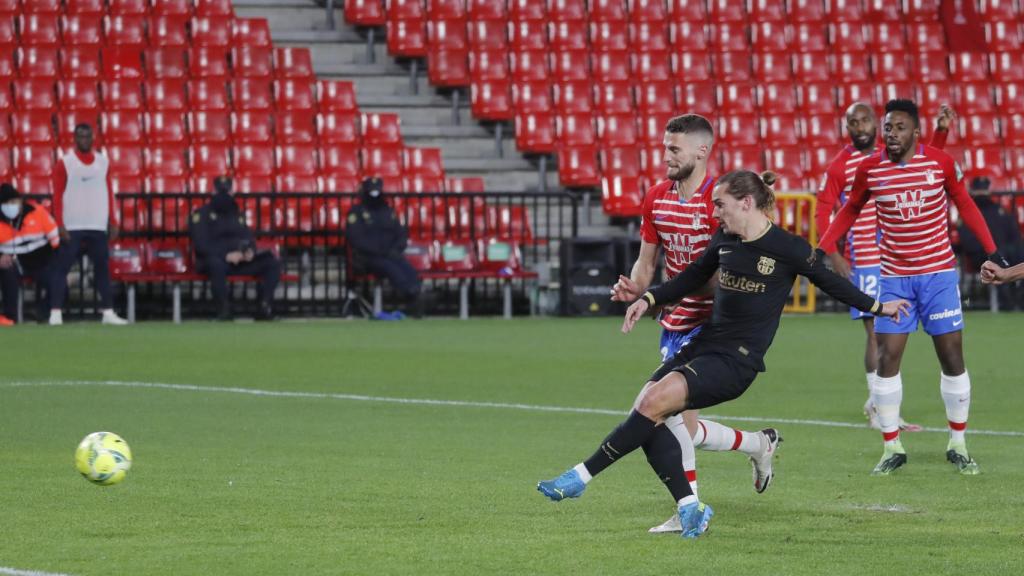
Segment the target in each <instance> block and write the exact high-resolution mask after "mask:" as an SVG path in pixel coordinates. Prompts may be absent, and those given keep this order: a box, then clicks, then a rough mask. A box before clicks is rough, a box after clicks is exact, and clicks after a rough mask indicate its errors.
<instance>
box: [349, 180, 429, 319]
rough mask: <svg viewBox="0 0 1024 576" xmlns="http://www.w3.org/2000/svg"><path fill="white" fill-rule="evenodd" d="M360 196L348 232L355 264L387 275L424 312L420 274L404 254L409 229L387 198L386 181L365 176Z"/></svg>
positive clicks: (379, 274)
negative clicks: (421, 300)
mask: <svg viewBox="0 0 1024 576" xmlns="http://www.w3.org/2000/svg"><path fill="white" fill-rule="evenodd" d="M359 196H360V202H359V204H356V205H355V206H353V207H352V209H351V210H350V211H349V213H348V217H347V227H346V232H345V235H346V238H347V240H348V243H349V246H350V247H351V248H352V256H353V259H354V264H355V266H356V267H357V268H361V269H363V270H366V271H367V272H370V273H371V274H374V275H375V276H378V277H381V278H387V279H388V280H389V281H390V282H391V285H392V286H393V287H394V288H395V290H396V291H398V293H399V294H401V295H402V297H403V298H404V299H405V301H406V303H407V304H408V305H409V306H411V307H412V308H413V310H412V311H413V314H414V315H416V316H420V315H421V314H422V310H421V308H422V304H421V302H420V297H419V296H420V278H419V275H418V274H417V273H416V270H415V269H414V268H413V267H412V265H411V264H409V261H408V260H406V259H405V256H404V254H405V247H406V245H407V244H408V240H409V233H408V231H407V230H406V229H405V226H403V225H402V223H401V222H399V221H398V216H396V215H395V211H394V210H392V209H391V206H389V205H388V203H387V200H386V199H385V198H384V183H383V181H381V179H380V178H367V179H365V180H363V183H362V187H361V189H360V193H359Z"/></svg>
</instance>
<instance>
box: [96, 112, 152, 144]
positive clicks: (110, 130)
mask: <svg viewBox="0 0 1024 576" xmlns="http://www.w3.org/2000/svg"><path fill="white" fill-rule="evenodd" d="M100 131H101V132H102V133H103V141H104V142H106V143H107V144H139V143H140V142H142V119H141V118H140V117H139V114H138V113H137V112H134V111H123V112H119V111H114V112H103V113H102V114H100Z"/></svg>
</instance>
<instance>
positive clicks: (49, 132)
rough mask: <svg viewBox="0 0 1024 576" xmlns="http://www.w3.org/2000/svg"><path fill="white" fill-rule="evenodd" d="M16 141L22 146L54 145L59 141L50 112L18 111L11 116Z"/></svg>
mask: <svg viewBox="0 0 1024 576" xmlns="http://www.w3.org/2000/svg"><path fill="white" fill-rule="evenodd" d="M11 126H12V127H13V131H12V132H13V136H14V141H15V142H16V143H17V144H19V145H21V144H53V143H55V142H56V141H57V138H56V135H55V134H54V133H53V123H52V120H51V115H50V112H49V111H46V110H28V111H20V110H19V111H16V112H15V113H14V114H12V115H11Z"/></svg>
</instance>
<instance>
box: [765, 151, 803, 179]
mask: <svg viewBox="0 0 1024 576" xmlns="http://www.w3.org/2000/svg"><path fill="white" fill-rule="evenodd" d="M764 155H765V168H767V169H768V170H771V171H772V172H775V173H776V174H777V175H779V176H780V177H781V179H784V180H789V181H790V182H800V181H801V180H803V178H804V175H805V174H806V172H807V162H806V160H805V159H804V156H805V153H804V149H803V147H799V146H771V147H769V148H768V149H766V150H765V154H764ZM789 187H790V186H785V185H783V186H779V188H780V189H785V188H789Z"/></svg>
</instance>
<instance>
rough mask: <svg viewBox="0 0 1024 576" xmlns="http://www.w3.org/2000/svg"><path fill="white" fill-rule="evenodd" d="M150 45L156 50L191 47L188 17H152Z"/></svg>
mask: <svg viewBox="0 0 1024 576" xmlns="http://www.w3.org/2000/svg"><path fill="white" fill-rule="evenodd" d="M149 44H150V46H153V47H154V48H185V47H187V46H188V45H189V38H188V17H187V16H152V17H150V19H149Z"/></svg>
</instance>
